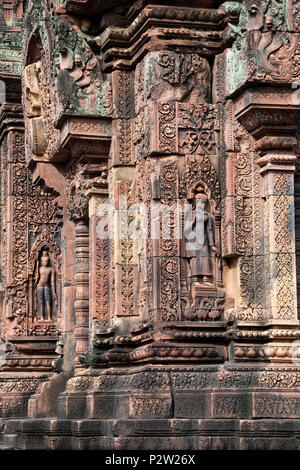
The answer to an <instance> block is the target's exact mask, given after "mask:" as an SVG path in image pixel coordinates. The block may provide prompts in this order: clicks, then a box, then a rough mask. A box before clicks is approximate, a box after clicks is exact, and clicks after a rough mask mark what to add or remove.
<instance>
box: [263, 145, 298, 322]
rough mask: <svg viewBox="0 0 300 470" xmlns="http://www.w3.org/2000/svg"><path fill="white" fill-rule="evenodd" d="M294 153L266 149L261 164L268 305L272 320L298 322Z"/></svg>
mask: <svg viewBox="0 0 300 470" xmlns="http://www.w3.org/2000/svg"><path fill="white" fill-rule="evenodd" d="M295 160H296V157H295V156H294V155H292V153H287V152H286V153H285V154H282V153H273V152H272V153H267V154H266V155H265V156H263V157H262V158H261V159H260V160H259V161H258V163H259V164H260V165H261V166H262V169H261V174H262V176H263V183H264V184H263V199H264V214H263V217H264V223H263V226H264V239H265V270H266V293H267V297H266V303H267V305H266V307H267V310H269V312H270V323H272V324H277V325H281V324H288V325H292V324H294V323H295V324H298V321H297V289H296V286H297V282H296V248H295V211H294V171H295Z"/></svg>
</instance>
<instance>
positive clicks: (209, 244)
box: [185, 193, 218, 307]
mask: <svg viewBox="0 0 300 470" xmlns="http://www.w3.org/2000/svg"><path fill="white" fill-rule="evenodd" d="M207 203H208V199H207V196H206V195H205V194H203V193H197V194H196V195H195V198H194V200H193V210H192V217H191V218H190V220H189V221H188V222H187V226H186V230H185V233H186V258H187V260H188V271H187V287H188V290H189V292H190V296H191V300H192V305H193V307H195V306H196V305H195V304H196V298H195V289H193V286H194V285H195V284H196V285H199V286H202V287H204V288H205V287H211V286H212V285H213V277H214V274H213V265H214V264H213V258H214V257H215V256H216V255H217V253H218V250H217V248H216V247H215V241H214V233H213V224H212V218H211V216H210V214H209V212H208V211H207V210H205V208H206V207H207ZM200 204H201V205H202V210H203V214H202V217H201V218H200V220H201V223H202V227H199V226H198V227H197V221H198V220H197V214H196V210H197V207H198V210H199V205H200ZM200 210H201V209H200ZM196 230H203V236H202V237H200V239H199V237H198V236H197V233H196ZM193 233H194V236H193ZM198 235H199V234H198ZM201 238H202V240H201Z"/></svg>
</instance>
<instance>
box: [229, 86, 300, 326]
mask: <svg viewBox="0 0 300 470" xmlns="http://www.w3.org/2000/svg"><path fill="white" fill-rule="evenodd" d="M270 93H271V95H272V97H270V96H268V95H267V96H266V94H265V95H263V94H262V93H261V92H260V90H259V89H256V90H249V91H247V92H245V93H244V95H243V96H242V98H240V99H239V100H238V103H237V113H236V117H237V119H238V120H239V122H240V123H241V124H242V125H243V126H244V127H245V128H246V129H247V131H248V132H249V133H251V134H252V136H253V137H254V138H255V139H256V143H255V149H256V151H257V152H258V158H257V160H256V164H257V165H259V167H260V168H261V170H260V174H261V176H262V180H261V188H262V189H261V197H262V201H263V202H262V206H263V209H262V217H263V220H262V227H263V230H262V232H263V237H264V266H265V268H264V270H265V286H266V288H265V290H266V305H265V309H266V311H267V323H268V324H272V325H277V326H286V327H289V328H290V327H292V326H296V325H298V324H299V322H298V320H297V289H296V286H297V283H296V249H295V211H294V171H295V161H296V156H295V152H294V148H295V146H296V138H295V137H294V136H293V135H294V134H295V131H296V128H297V118H298V112H299V107H297V106H295V105H293V104H292V103H291V104H289V96H288V94H287V93H286V90H285V91H283V92H282V93H281V89H274V92H271V91H270V92H269V94H270ZM283 97H284V98H285V99H284V100H283ZM276 101H277V102H276ZM270 103H272V104H270Z"/></svg>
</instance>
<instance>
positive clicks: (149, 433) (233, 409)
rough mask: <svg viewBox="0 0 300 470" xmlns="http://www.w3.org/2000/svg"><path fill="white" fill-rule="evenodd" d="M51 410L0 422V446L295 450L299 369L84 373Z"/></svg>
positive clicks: (299, 411)
mask: <svg viewBox="0 0 300 470" xmlns="http://www.w3.org/2000/svg"><path fill="white" fill-rule="evenodd" d="M32 386H33V385H32ZM12 393H13V391H12ZM10 400H11V401H12V402H13V400H15V403H17V399H16V398H13V395H12V396H11V398H10ZM58 410H59V412H58V417H57V418H55V419H42V420H41V419H38V418H36V419H35V420H32V419H23V420H22V419H14V420H12V421H9V420H5V419H2V421H1V420H0V430H2V435H1V433H0V447H5V445H7V439H8V436H9V439H10V440H11V441H13V442H10V448H15V449H35V450H36V449H51V450H63V449H74V450H75V449H81V450H83V449H84V450H99V449H101V450H103V449H105V450H112V449H118V450H134V449H143V448H145V449H147V450H159V449H160V450H163V449H169V450H172V449H174V450H179V449H183V450H184V449H187V448H188V449H189V450H197V449H200V450H210V449H211V450H218V449H219V450H221V449H224V450H252V449H253V450H278V449H286V450H287V449H289V450H292V449H299V448H300V442H299V431H300V420H299V416H300V367H299V366H298V365H293V366H287V367H283V366H276V367H274V366H262V365H256V366H252V367H251V366H245V367H243V366H209V365H207V366H197V367H193V366H187V367H177V366H174V367H171V366H166V367H157V366H145V367H140V368H136V369H135V370H132V369H131V370H129V369H123V368H119V369H117V368H114V369H108V370H107V371H101V372H100V371H97V370H92V369H91V370H90V371H89V372H86V371H85V373H84V372H81V373H80V375H77V376H75V377H72V378H71V379H70V380H69V381H68V382H67V386H66V391H65V392H63V393H62V394H61V395H60V397H59V406H58ZM283 424H284V426H283ZM112 436H113V437H112Z"/></svg>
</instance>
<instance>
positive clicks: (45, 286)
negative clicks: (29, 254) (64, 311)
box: [35, 251, 57, 320]
mask: <svg viewBox="0 0 300 470" xmlns="http://www.w3.org/2000/svg"><path fill="white" fill-rule="evenodd" d="M49 262H50V258H49V254H48V252H47V251H43V252H42V257H41V265H39V261H38V263H37V271H36V277H35V285H36V302H37V319H38V320H51V319H52V316H53V311H54V307H56V306H57V296H56V292H55V270H54V268H52V267H50V266H48V265H49Z"/></svg>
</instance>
